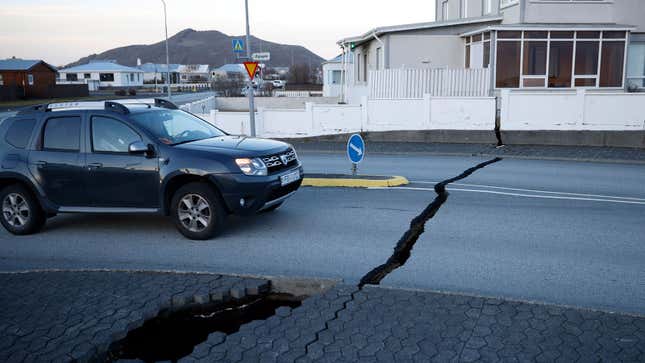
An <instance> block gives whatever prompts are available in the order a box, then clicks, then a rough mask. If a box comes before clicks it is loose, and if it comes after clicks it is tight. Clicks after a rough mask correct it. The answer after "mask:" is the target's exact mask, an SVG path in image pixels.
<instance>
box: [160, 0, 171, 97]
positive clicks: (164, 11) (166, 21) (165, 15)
mask: <svg viewBox="0 0 645 363" xmlns="http://www.w3.org/2000/svg"><path fill="white" fill-rule="evenodd" d="M161 3H162V4H163V23H164V27H165V28H166V88H168V101H170V100H171V98H172V95H171V94H170V55H169V53H168V15H167V14H166V2H165V1H164V0H161Z"/></svg>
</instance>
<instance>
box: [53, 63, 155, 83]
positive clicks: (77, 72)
mask: <svg viewBox="0 0 645 363" xmlns="http://www.w3.org/2000/svg"><path fill="white" fill-rule="evenodd" d="M143 73H144V72H143V71H142V70H140V69H138V68H133V67H127V66H124V65H121V64H118V63H116V62H112V61H104V60H103V61H91V62H90V63H87V64H81V65H78V66H74V67H69V68H65V69H61V70H60V71H59V79H60V80H61V81H63V82H65V81H66V82H98V83H99V87H101V88H104V87H115V88H127V87H137V86H142V85H143Z"/></svg>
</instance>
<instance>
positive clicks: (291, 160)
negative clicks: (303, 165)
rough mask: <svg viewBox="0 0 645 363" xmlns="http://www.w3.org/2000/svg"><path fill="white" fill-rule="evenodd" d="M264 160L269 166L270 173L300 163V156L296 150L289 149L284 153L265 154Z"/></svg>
mask: <svg viewBox="0 0 645 363" xmlns="http://www.w3.org/2000/svg"><path fill="white" fill-rule="evenodd" d="M262 161H264V164H265V165H266V166H267V170H268V172H269V174H274V173H277V172H280V171H282V170H285V169H288V168H291V167H293V166H296V165H298V156H297V155H296V152H295V150H293V149H289V150H288V151H287V152H284V153H280V154H274V155H269V156H265V157H263V158H262Z"/></svg>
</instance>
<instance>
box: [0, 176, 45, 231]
mask: <svg viewBox="0 0 645 363" xmlns="http://www.w3.org/2000/svg"><path fill="white" fill-rule="evenodd" d="M0 207H1V208H2V215H1V217H0V222H1V223H2V225H3V226H4V228H6V229H7V231H9V232H10V233H12V234H16V235H26V234H32V233H36V232H38V231H39V230H40V229H42V228H43V226H44V225H45V221H46V218H45V213H44V212H43V210H42V208H41V207H40V204H39V203H38V201H37V200H36V198H35V197H34V196H33V194H32V193H31V192H30V191H29V190H27V189H26V188H25V187H23V186H21V185H18V184H16V185H11V186H8V187H6V188H4V189H3V190H2V191H0Z"/></svg>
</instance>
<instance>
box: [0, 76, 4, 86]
mask: <svg viewBox="0 0 645 363" xmlns="http://www.w3.org/2000/svg"><path fill="white" fill-rule="evenodd" d="M3 85H4V79H3V78H2V74H0V86H3Z"/></svg>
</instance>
